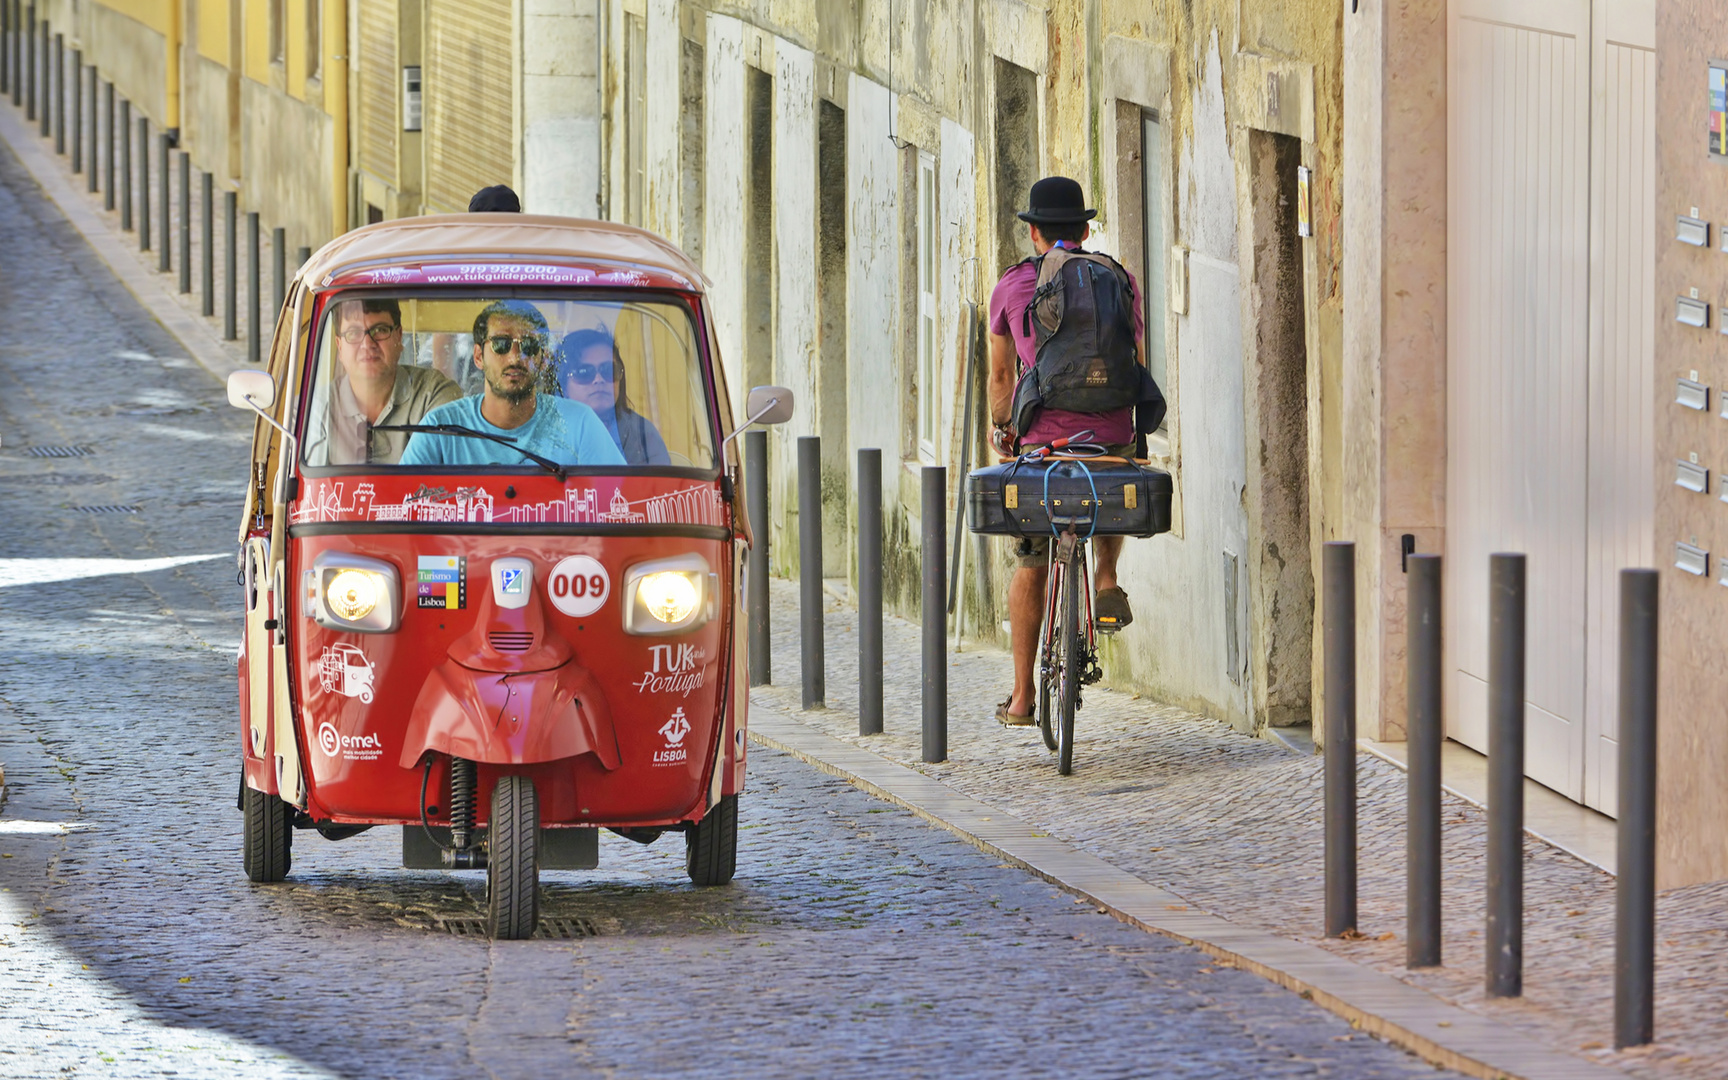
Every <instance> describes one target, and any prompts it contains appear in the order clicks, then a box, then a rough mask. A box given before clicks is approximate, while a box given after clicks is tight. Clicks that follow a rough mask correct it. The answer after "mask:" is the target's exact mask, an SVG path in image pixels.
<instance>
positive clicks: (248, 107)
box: [240, 79, 336, 249]
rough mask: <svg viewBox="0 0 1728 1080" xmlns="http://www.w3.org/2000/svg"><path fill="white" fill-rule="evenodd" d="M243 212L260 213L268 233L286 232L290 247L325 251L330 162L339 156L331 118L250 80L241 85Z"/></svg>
mask: <svg viewBox="0 0 1728 1080" xmlns="http://www.w3.org/2000/svg"><path fill="white" fill-rule="evenodd" d="M240 113H241V115H242V116H243V117H245V118H246V121H245V122H244V123H243V124H242V125H241V136H240V146H241V175H240V207H241V210H242V211H243V212H244V211H246V210H257V211H258V212H259V216H260V218H261V219H262V221H261V224H262V227H263V228H264V229H266V230H268V229H271V228H274V227H277V226H280V227H282V228H285V229H287V231H288V236H289V237H290V238H291V239H290V240H289V243H291V244H294V245H296V246H298V245H300V244H307V245H310V246H311V247H312V248H313V249H317V248H319V247H322V246H323V245H324V243H325V242H326V241H328V240H329V239H330V238H331V237H332V235H334V234H333V233H332V231H331V222H332V220H333V219H334V217H335V207H333V206H332V204H331V190H330V162H331V161H332V160H334V155H335V153H336V149H335V145H334V144H335V140H336V131H335V124H334V122H333V121H332V120H331V118H330V116H329V114H327V113H325V112H324V111H323V110H322V109H316V108H313V107H312V106H310V105H306V104H304V103H302V102H298V101H295V100H293V99H292V98H289V97H287V96H286V95H284V94H282V93H281V92H280V91H277V90H273V89H271V88H270V87H267V86H263V85H260V84H259V83H256V82H253V81H252V80H250V79H242V80H241V83H240Z"/></svg>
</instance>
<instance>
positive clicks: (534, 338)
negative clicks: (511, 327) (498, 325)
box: [486, 334, 546, 359]
mask: <svg viewBox="0 0 1728 1080" xmlns="http://www.w3.org/2000/svg"><path fill="white" fill-rule="evenodd" d="M486 343H487V344H488V345H491V346H492V351H493V352H494V353H496V354H497V355H499V356H509V355H510V349H511V348H512V347H513V346H515V345H517V344H520V345H521V346H522V355H523V357H525V358H527V359H533V358H534V357H536V356H539V355H540V353H541V352H542V351H543V350H544V349H545V348H546V341H545V339H544V338H542V337H541V336H540V335H539V334H523V335H522V336H521V337H511V336H510V335H509V334H493V335H492V336H491V337H489V338H487V339H486Z"/></svg>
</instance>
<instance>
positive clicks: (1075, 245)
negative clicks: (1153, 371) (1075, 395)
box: [990, 176, 1146, 727]
mask: <svg viewBox="0 0 1728 1080" xmlns="http://www.w3.org/2000/svg"><path fill="white" fill-rule="evenodd" d="M1027 204H1028V205H1027V209H1025V210H1022V211H1020V212H1019V214H1018V215H1017V216H1018V217H1019V218H1020V220H1022V221H1024V222H1026V223H1027V227H1028V231H1029V232H1030V234H1031V240H1032V250H1033V251H1035V252H1037V254H1038V256H1040V257H1041V256H1043V255H1044V253H1045V252H1047V251H1049V250H1050V249H1051V248H1053V247H1058V246H1061V247H1065V248H1068V249H1071V250H1081V245H1082V244H1083V243H1084V242H1085V240H1086V238H1087V237H1088V236H1090V235H1091V231H1092V230H1091V226H1090V225H1088V224H1087V222H1089V221H1091V220H1092V218H1094V217H1096V216H1097V213H1098V212H1097V211H1096V210H1092V209H1089V208H1088V207H1087V206H1086V196H1085V193H1084V192H1083V191H1082V190H1081V188H1080V185H1079V184H1078V183H1076V182H1075V181H1073V180H1071V179H1069V178H1068V177H1066V176H1048V177H1045V178H1044V179H1042V180H1040V181H1038V182H1037V183H1036V184H1033V185H1032V191H1031V195H1030V197H1029V198H1028V200H1027ZM1128 281H1129V287H1130V289H1131V291H1132V304H1131V306H1132V308H1133V318H1134V341H1135V346H1136V350H1137V353H1138V356H1137V359H1139V360H1140V362H1141V363H1144V362H1145V353H1144V346H1143V344H1142V343H1143V342H1144V340H1145V336H1146V325H1145V320H1146V317H1145V313H1144V312H1143V311H1142V310H1141V305H1140V302H1139V296H1140V285H1139V282H1137V281H1135V280H1134V278H1133V275H1132V274H1129V275H1128ZM1037 285H1038V263H1037V261H1036V259H1026V260H1024V261H1023V262H1020V263H1017V264H1015V265H1014V266H1011V267H1009V268H1008V270H1007V271H1006V272H1004V273H1003V275H1002V277H1001V279H1000V280H999V281H997V283H996V288H995V289H994V290H993V291H992V292H991V293H990V418H991V420H992V421H993V422H994V424H995V426H996V431H995V433H994V434H993V435H992V436H991V444H992V445H993V446H994V447H995V448H996V450H997V452H998V453H1000V454H1001V455H1002V456H1003V457H1004V458H1007V457H1010V456H1012V455H1013V454H1015V453H1016V452H1018V451H1023V450H1025V449H1026V448H1028V447H1034V446H1048V445H1049V444H1050V443H1052V442H1054V441H1055V440H1057V439H1060V438H1065V437H1069V436H1073V435H1078V434H1081V433H1082V432H1086V431H1090V432H1092V435H1091V436H1090V437H1089V438H1088V440H1087V441H1088V442H1093V443H1101V444H1103V445H1104V446H1105V447H1106V448H1107V449H1108V450H1109V451H1110V453H1112V454H1115V455H1118V456H1121V457H1133V456H1134V439H1135V430H1134V409H1133V408H1132V407H1129V408H1123V409H1115V410H1112V411H1110V412H1106V413H1080V412H1069V411H1065V410H1061V409H1041V410H1039V411H1038V412H1037V413H1036V415H1035V416H1034V418H1033V420H1032V422H1031V424H1030V425H1029V426H1028V428H1027V430H1025V431H1019V432H1016V431H1014V430H1013V429H1012V428H1010V427H1009V420H1010V413H1011V411H1012V403H1013V398H1014V388H1015V384H1016V383H1017V382H1018V381H1019V380H1020V379H1021V378H1022V377H1023V376H1024V375H1025V374H1026V373H1027V372H1029V371H1031V370H1032V368H1033V366H1034V364H1035V363H1036V361H1037V357H1038V343H1037V340H1036V337H1035V334H1034V333H1033V332H1032V330H1031V323H1030V321H1029V320H1026V319H1024V318H1022V316H1023V315H1024V314H1025V312H1026V309H1027V307H1028V306H1029V305H1030V304H1031V303H1032V300H1033V292H1034V291H1035V290H1036V289H1037ZM1017 448H1018V449H1017ZM1049 545H1050V538H1049V537H1047V536H1046V537H1038V538H1024V539H1022V540H1021V541H1020V546H1019V548H1018V550H1017V551H1016V552H1015V555H1016V556H1017V558H1018V561H1019V568H1018V569H1017V570H1015V572H1014V577H1013V578H1012V580H1011V581H1010V582H1009V585H1008V623H1009V631H1010V633H1009V640H1010V643H1011V651H1012V653H1013V656H1014V690H1013V692H1012V693H1011V694H1009V696H1008V700H1007V701H1004V702H1003V703H1002V704H1001V705H1000V706H998V707H997V709H996V719H997V720H998V721H1000V722H1001V723H1003V724H1006V725H1009V726H1011V727H1021V726H1026V725H1030V724H1033V723H1035V722H1036V716H1035V715H1034V712H1033V701H1034V697H1033V693H1034V681H1033V674H1034V668H1035V663H1036V659H1037V657H1036V653H1037V651H1038V630H1039V623H1040V621H1041V620H1042V616H1043V613H1044V592H1045V585H1046V583H1047V578H1048V575H1049V561H1048V552H1049ZM1093 549H1094V551H1095V553H1096V555H1097V559H1096V562H1095V564H1094V566H1093V568H1092V582H1093V585H1094V586H1095V587H1096V589H1097V595H1096V596H1095V597H1094V599H1093V619H1094V621H1095V622H1096V623H1097V624H1098V625H1099V629H1101V630H1104V631H1106V632H1112V631H1115V630H1120V629H1121V628H1122V627H1124V626H1127V625H1128V624H1129V623H1130V622H1131V621H1133V618H1134V615H1133V612H1132V611H1131V610H1130V608H1129V606H1128V594H1127V593H1126V592H1124V591H1123V590H1122V587H1121V586H1120V585H1118V584H1117V580H1116V561H1117V559H1118V558H1120V557H1121V554H1122V537H1120V536H1099V537H1097V538H1096V539H1094V540H1093Z"/></svg>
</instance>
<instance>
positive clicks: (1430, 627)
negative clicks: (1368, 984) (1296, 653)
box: [1404, 555, 1445, 968]
mask: <svg viewBox="0 0 1728 1080" xmlns="http://www.w3.org/2000/svg"><path fill="white" fill-rule="evenodd" d="M1407 602H1408V607H1409V622H1408V624H1407V631H1406V636H1405V642H1404V646H1405V664H1406V667H1405V683H1406V687H1405V690H1406V704H1407V706H1408V716H1409V729H1408V731H1407V733H1406V734H1407V737H1408V738H1409V740H1410V748H1409V749H1410V772H1409V777H1408V785H1407V787H1406V800H1407V801H1406V804H1405V806H1406V810H1407V812H1408V817H1409V823H1408V832H1407V839H1406V841H1405V844H1406V850H1405V858H1406V861H1407V862H1408V864H1409V867H1408V874H1409V877H1408V881H1407V882H1406V887H1405V898H1404V921H1405V937H1406V938H1407V939H1408V940H1407V941H1406V942H1405V949H1404V966H1405V967H1413V968H1415V967H1435V966H1437V965H1438V964H1439V963H1440V743H1441V740H1442V739H1443V738H1444V737H1445V733H1444V731H1443V727H1444V723H1443V717H1442V716H1441V712H1440V701H1441V697H1440V688H1441V680H1442V678H1443V675H1442V672H1441V663H1440V643H1441V636H1440V556H1438V555H1412V556H1410V585H1409V595H1408V597H1407Z"/></svg>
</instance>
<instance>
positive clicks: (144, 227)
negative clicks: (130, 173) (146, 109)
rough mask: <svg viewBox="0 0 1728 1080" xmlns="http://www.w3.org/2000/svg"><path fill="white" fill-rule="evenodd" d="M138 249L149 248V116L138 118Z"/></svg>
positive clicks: (147, 249)
mask: <svg viewBox="0 0 1728 1080" xmlns="http://www.w3.org/2000/svg"><path fill="white" fill-rule="evenodd" d="M138 250H139V251H149V250H150V118H149V117H148V116H140V117H139V118H138Z"/></svg>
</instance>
